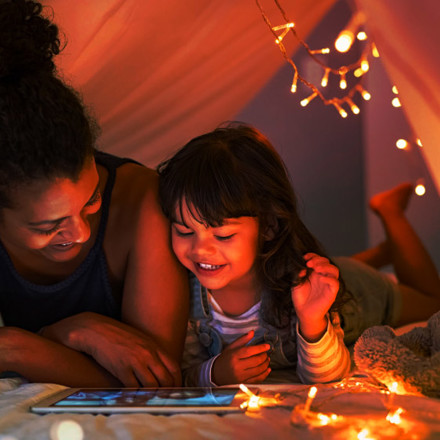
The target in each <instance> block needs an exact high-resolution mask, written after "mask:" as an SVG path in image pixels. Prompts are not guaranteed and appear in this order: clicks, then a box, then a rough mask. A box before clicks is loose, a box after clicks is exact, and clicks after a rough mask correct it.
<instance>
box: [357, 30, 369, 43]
mask: <svg viewBox="0 0 440 440" xmlns="http://www.w3.org/2000/svg"><path fill="white" fill-rule="evenodd" d="M356 38H357V39H358V40H359V41H365V40H366V39H367V38H368V37H367V34H366V32H364V31H360V32H358V33H357V35H356Z"/></svg>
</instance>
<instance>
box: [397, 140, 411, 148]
mask: <svg viewBox="0 0 440 440" xmlns="http://www.w3.org/2000/svg"><path fill="white" fill-rule="evenodd" d="M396 147H397V148H398V149H399V150H405V148H408V147H409V142H408V141H407V140H406V139H397V141H396Z"/></svg>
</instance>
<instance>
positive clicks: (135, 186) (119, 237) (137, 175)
mask: <svg viewBox="0 0 440 440" xmlns="http://www.w3.org/2000/svg"><path fill="white" fill-rule="evenodd" d="M157 189H158V176H157V173H156V171H154V170H152V169H150V168H147V167H145V166H143V165H140V164H136V163H131V162H128V163H125V164H123V165H121V166H120V167H118V168H117V169H116V175H115V181H114V185H113V189H112V194H111V198H110V206H109V211H108V221H107V227H106V233H105V238H104V250H105V254H106V258H107V262H108V265H109V269H110V272H111V273H112V274H113V275H114V277H115V278H116V279H118V278H120V277H123V274H124V270H125V267H126V262H127V259H128V256H129V254H130V252H131V250H132V249H133V248H134V246H135V244H136V242H137V241H138V237H139V231H140V230H141V229H143V228H147V227H148V223H149V221H150V219H154V218H157V217H160V218H161V217H162V212H161V208H160V205H159V203H158V196H157Z"/></svg>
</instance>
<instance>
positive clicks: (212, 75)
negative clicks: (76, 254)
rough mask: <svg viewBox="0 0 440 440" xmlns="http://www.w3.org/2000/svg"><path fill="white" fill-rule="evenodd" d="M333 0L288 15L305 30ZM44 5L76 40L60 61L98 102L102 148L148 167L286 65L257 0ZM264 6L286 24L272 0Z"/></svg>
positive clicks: (50, 1)
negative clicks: (133, 159)
mask: <svg viewBox="0 0 440 440" xmlns="http://www.w3.org/2000/svg"><path fill="white" fill-rule="evenodd" d="M334 1H335V0H313V2H309V1H303V0H294V1H289V4H288V7H287V8H286V13H288V15H289V16H291V17H295V20H296V21H297V22H298V25H297V27H298V32H299V33H300V35H306V34H307V33H308V32H309V31H310V30H311V29H313V27H314V26H315V25H316V24H317V23H318V22H319V20H320V19H321V18H322V16H323V15H324V14H325V12H326V11H327V10H328V9H329V7H330V6H331V5H332V4H333V3H334ZM45 4H46V5H50V6H52V8H53V11H54V21H55V22H56V23H57V24H59V26H60V27H61V29H62V30H63V31H64V33H65V35H66V37H67V39H68V43H67V46H66V48H65V50H64V51H63V53H62V55H60V56H59V59H58V65H59V67H60V70H61V71H62V73H63V74H64V76H65V78H66V79H67V80H68V81H69V82H71V84H72V85H73V86H74V87H76V88H77V89H79V90H80V91H81V93H82V94H83V96H84V100H85V101H86V103H88V104H90V105H91V106H92V107H93V109H94V111H95V114H96V116H97V118H98V120H99V122H100V125H101V127H102V136H101V140H100V146H101V148H102V149H104V150H105V151H108V152H112V153H116V154H118V155H123V156H124V155H125V156H130V157H133V158H135V159H137V160H139V161H141V162H143V163H145V164H147V165H155V164H157V163H158V162H159V161H160V160H162V159H163V158H165V157H166V156H167V155H168V154H170V152H171V151H173V150H175V149H176V148H177V147H179V146H181V145H182V144H183V143H185V142H186V141H188V140H189V139H190V138H192V137H194V136H196V135H199V134H201V133H203V132H205V131H207V130H211V129H213V128H215V127H216V126H217V125H218V124H219V123H221V122H223V121H225V120H228V119H231V118H232V117H233V116H234V115H235V114H236V113H237V112H238V111H239V110H241V108H242V107H243V106H244V105H245V104H246V103H247V102H248V101H249V100H250V99H251V98H252V97H253V96H254V94H255V93H256V92H257V91H258V90H259V89H260V88H261V87H262V86H263V85H264V84H265V83H266V82H267V80H268V79H269V78H270V77H271V76H272V75H273V74H274V73H275V72H276V70H277V69H278V68H279V67H280V66H281V65H282V64H283V63H284V60H283V58H282V56H281V54H280V52H279V50H278V49H277V47H276V46H275V44H273V40H274V37H273V36H272V35H271V33H270V30H269V28H268V27H267V25H266V24H265V23H264V21H263V19H262V16H261V14H260V11H259V9H258V7H257V5H256V3H255V1H254V0H240V1H238V0H221V1H207V0H185V1H179V0H161V1H154V2H153V1H139V0H78V1H75V2H74V3H73V2H70V1H66V0H47V1H46V2H45ZM311 4H313V7H310V5H311ZM261 5H262V6H263V8H265V10H266V12H267V15H268V16H270V18H271V20H272V19H273V20H279V22H276V21H274V23H273V24H274V25H277V24H284V20H283V18H282V17H281V15H280V13H279V11H278V9H277V8H276V6H275V4H274V2H273V1H271V0H270V1H268V0H262V1H261ZM291 40H293V39H291ZM293 49H294V48H293V47H289V50H290V51H293Z"/></svg>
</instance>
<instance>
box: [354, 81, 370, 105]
mask: <svg viewBox="0 0 440 440" xmlns="http://www.w3.org/2000/svg"><path fill="white" fill-rule="evenodd" d="M356 89H357V90H359V93H360V94H361V95H362V98H364V99H365V101H369V100H370V99H371V95H370V93H368V92H367V91H366V90H365V89H364V88H363V87H362V86H361V85H360V84H358V85H357V86H356Z"/></svg>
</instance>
